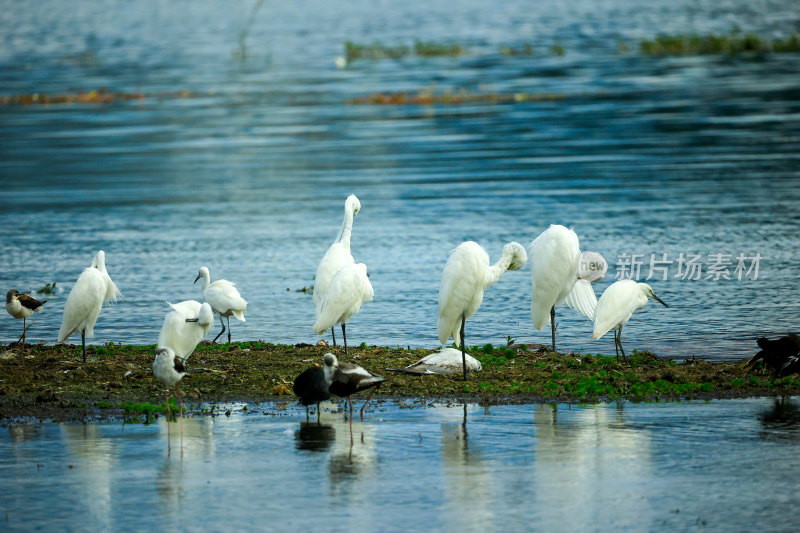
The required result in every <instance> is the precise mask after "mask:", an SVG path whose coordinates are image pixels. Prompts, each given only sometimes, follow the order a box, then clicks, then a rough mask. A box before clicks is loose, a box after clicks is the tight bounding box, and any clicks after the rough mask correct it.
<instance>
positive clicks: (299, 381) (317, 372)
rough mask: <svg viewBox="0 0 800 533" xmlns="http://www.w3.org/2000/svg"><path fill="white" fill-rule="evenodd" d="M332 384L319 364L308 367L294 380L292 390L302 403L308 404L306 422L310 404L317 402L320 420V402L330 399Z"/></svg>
mask: <svg viewBox="0 0 800 533" xmlns="http://www.w3.org/2000/svg"><path fill="white" fill-rule="evenodd" d="M329 385H330V384H329V383H328V382H327V381H325V371H324V370H322V369H321V368H320V367H318V366H312V367H311V368H306V369H305V370H303V372H302V373H301V374H300V375H299V376H297V377H296V378H295V380H294V385H293V386H292V390H293V391H294V394H295V396H297V397H298V398H300V403H301V404H303V405H305V406H306V422H308V406H309V405H311V404H317V422H319V402H322V401H325V400H329V399H330V397H331V393H330V391H329V390H328V386H329Z"/></svg>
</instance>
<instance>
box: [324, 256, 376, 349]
mask: <svg viewBox="0 0 800 533" xmlns="http://www.w3.org/2000/svg"><path fill="white" fill-rule="evenodd" d="M316 292H317V290H316V288H314V293H315V294H316ZM374 296H375V292H374V291H373V290H372V284H371V283H370V282H369V277H368V276H367V265H365V264H364V263H358V264H349V265H344V266H343V267H341V268H340V269H339V270H338V271H337V272H336V274H335V275H334V276H333V278H332V279H331V282H330V283H329V284H328V288H327V290H326V291H325V295H324V297H323V298H322V303H321V304H320V306H319V312H318V316H317V321H316V322H315V323H314V326H313V329H314V331H315V332H316V333H318V334H320V335H321V334H323V333H324V332H325V331H326V330H327V329H328V328H331V329H333V328H334V327H335V326H336V324H341V325H342V336H343V337H344V353H345V354H346V353H347V333H346V332H345V324H346V323H347V321H348V320H349V319H350V317H351V316H353V315H356V314H358V312H359V311H360V310H361V305H362V304H363V303H364V302H369V301H370V300H372V298H373V297H374Z"/></svg>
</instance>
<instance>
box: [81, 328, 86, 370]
mask: <svg viewBox="0 0 800 533" xmlns="http://www.w3.org/2000/svg"><path fill="white" fill-rule="evenodd" d="M81 346H82V347H83V362H84V363H85V362H86V332H85V331H81Z"/></svg>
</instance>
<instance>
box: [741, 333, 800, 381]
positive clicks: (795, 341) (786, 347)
mask: <svg viewBox="0 0 800 533" xmlns="http://www.w3.org/2000/svg"><path fill="white" fill-rule="evenodd" d="M756 342H757V343H758V347H759V348H761V351H760V352H758V353H757V354H756V355H754V356H753V357H752V358H751V359H750V360H749V361H747V366H748V367H750V368H755V366H756V363H757V362H759V361H763V362H764V366H765V367H767V368H769V369H770V370H772V372H773V373H774V374H775V375H784V376H785V375H788V374H794V373H795V372H797V371H798V370H800V367H799V366H798V363H800V336H798V335H796V334H794V333H789V334H788V335H786V336H785V337H781V338H779V339H776V340H774V341H771V340H769V339H767V338H766V337H761V338H760V339H758V341H756Z"/></svg>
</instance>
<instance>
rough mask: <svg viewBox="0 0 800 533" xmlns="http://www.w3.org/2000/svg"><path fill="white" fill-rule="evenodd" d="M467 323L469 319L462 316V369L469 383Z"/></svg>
mask: <svg viewBox="0 0 800 533" xmlns="http://www.w3.org/2000/svg"><path fill="white" fill-rule="evenodd" d="M466 323H467V317H466V316H464V315H461V368H462V370H463V371H464V381H467V349H466V347H465V344H466V343H465V342H464V325H465V324H466Z"/></svg>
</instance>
